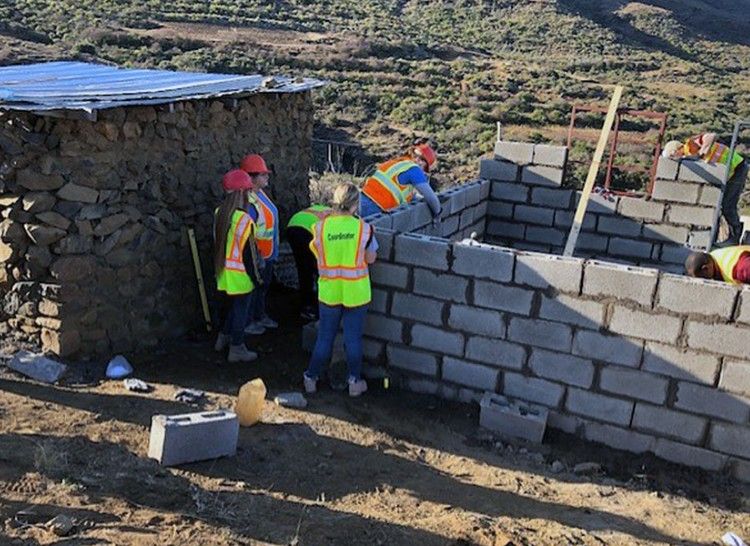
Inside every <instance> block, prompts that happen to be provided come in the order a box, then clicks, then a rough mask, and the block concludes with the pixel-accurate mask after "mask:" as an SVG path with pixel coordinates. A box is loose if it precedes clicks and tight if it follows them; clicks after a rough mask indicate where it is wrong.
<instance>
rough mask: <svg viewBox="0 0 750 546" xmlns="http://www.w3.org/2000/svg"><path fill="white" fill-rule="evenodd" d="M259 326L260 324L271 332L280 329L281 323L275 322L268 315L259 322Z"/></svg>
mask: <svg viewBox="0 0 750 546" xmlns="http://www.w3.org/2000/svg"><path fill="white" fill-rule="evenodd" d="M258 324H260V325H261V326H263V328H266V329H269V330H272V329H274V328H278V327H279V323H278V322H276V321H275V320H273V319H272V318H271V317H269V316H268V315H266V316H265V317H263V318H262V319H260V320H259V321H258Z"/></svg>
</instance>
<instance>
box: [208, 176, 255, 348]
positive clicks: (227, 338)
mask: <svg viewBox="0 0 750 546" xmlns="http://www.w3.org/2000/svg"><path fill="white" fill-rule="evenodd" d="M221 183H222V187H223V188H224V191H225V192H226V193H225V195H224V200H223V201H222V203H221V206H219V208H218V209H216V219H215V222H214V252H213V255H214V256H213V257H214V260H213V261H214V268H215V271H216V288H217V290H218V292H219V294H220V295H221V299H222V305H221V308H222V309H221V315H222V321H221V322H222V328H221V331H220V333H219V335H218V337H217V339H216V345H215V349H216V350H217V351H223V350H224V349H226V348H227V346H229V353H228V355H227V360H228V361H229V362H251V361H253V360H255V359H256V358H258V355H257V354H256V353H255V352H253V351H251V350H249V349H248V348H247V346H246V345H245V332H244V330H245V320H246V317H247V312H248V309H249V306H250V300H251V298H252V294H253V292H254V290H255V288H256V287H255V283H254V282H253V279H252V277H255V278H256V279H257V278H258V275H257V270H256V268H257V263H256V257H255V243H254V241H253V237H254V232H255V223H254V222H253V220H252V218H250V215H249V214H247V212H246V211H245V209H246V207H247V202H248V194H249V192H250V189H251V181H250V177H249V176H248V175H247V173H246V172H245V171H242V170H240V169H235V170H233V171H229V172H228V173H227V174H225V175H224V178H223V179H222V181H221Z"/></svg>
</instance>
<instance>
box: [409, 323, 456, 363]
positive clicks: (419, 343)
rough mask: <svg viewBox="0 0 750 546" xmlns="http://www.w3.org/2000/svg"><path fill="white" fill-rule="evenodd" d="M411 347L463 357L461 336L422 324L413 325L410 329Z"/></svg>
mask: <svg viewBox="0 0 750 546" xmlns="http://www.w3.org/2000/svg"><path fill="white" fill-rule="evenodd" d="M411 345H413V346H414V347H421V348H423V349H429V350H431V351H435V352H437V353H441V354H446V355H453V356H463V354H464V336H463V334H458V333H453V332H446V331H445V330H443V329H441V328H433V327H432V326H425V325H423V324H415V325H414V326H413V327H412V329H411Z"/></svg>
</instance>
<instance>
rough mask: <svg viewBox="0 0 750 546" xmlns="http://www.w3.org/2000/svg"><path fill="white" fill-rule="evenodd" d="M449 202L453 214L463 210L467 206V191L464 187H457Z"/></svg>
mask: <svg viewBox="0 0 750 546" xmlns="http://www.w3.org/2000/svg"><path fill="white" fill-rule="evenodd" d="M448 203H449V204H450V213H451V214H458V213H460V212H463V210H464V209H465V208H466V191H465V190H464V189H463V188H462V187H458V188H455V189H454V190H453V193H452V194H451V197H450V200H449V201H448Z"/></svg>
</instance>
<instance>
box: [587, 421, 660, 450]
mask: <svg viewBox="0 0 750 546" xmlns="http://www.w3.org/2000/svg"><path fill="white" fill-rule="evenodd" d="M583 437H584V438H586V439H587V440H588V441H590V442H598V443H600V444H604V445H607V446H609V447H613V448H615V449H622V450H624V451H630V452H631V453H646V452H647V451H651V450H652V449H653V446H654V442H655V441H656V439H655V438H654V437H653V436H648V435H647V434H641V433H640V432H635V431H632V430H626V429H623V428H620V427H615V426H612V425H604V424H602V423H593V422H590V421H587V422H586V423H585V424H584V428H583Z"/></svg>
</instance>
